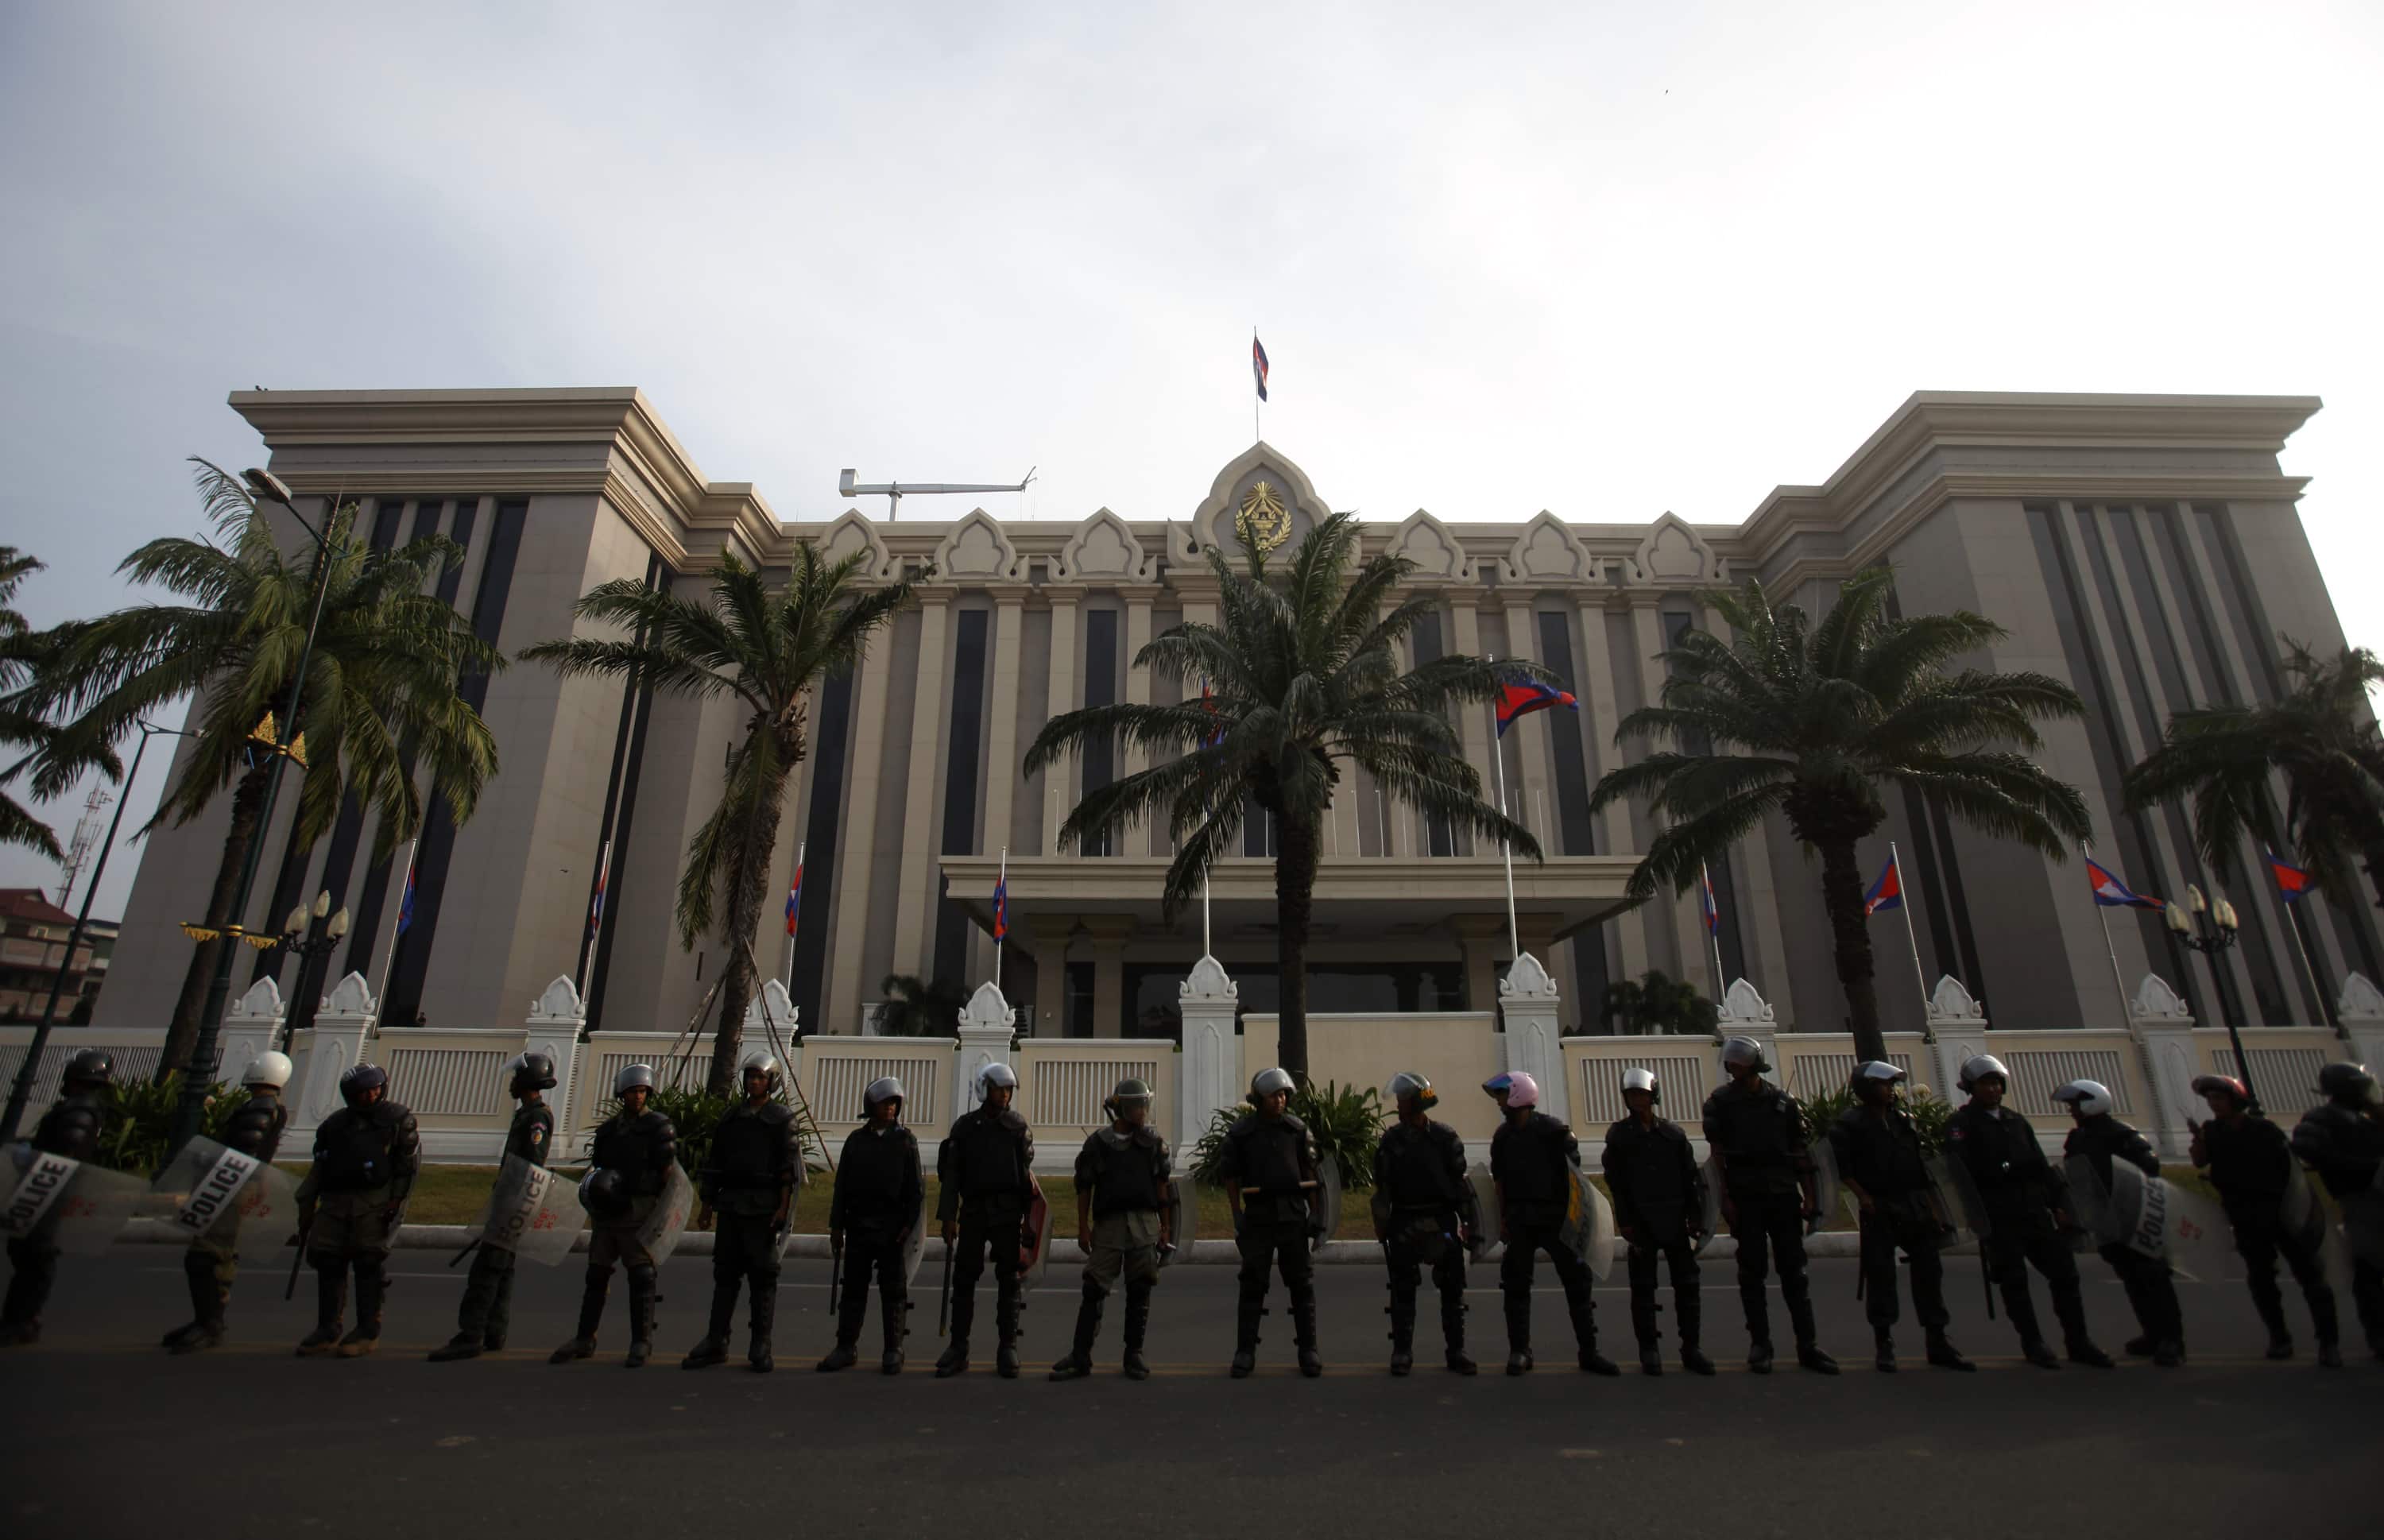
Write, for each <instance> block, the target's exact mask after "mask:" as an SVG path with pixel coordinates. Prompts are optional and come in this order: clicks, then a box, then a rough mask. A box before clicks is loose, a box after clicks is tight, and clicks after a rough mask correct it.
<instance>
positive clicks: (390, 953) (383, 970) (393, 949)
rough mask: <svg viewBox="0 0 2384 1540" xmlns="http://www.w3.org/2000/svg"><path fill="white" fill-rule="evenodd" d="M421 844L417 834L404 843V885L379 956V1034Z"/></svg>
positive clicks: (375, 1020)
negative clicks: (416, 853)
mask: <svg viewBox="0 0 2384 1540" xmlns="http://www.w3.org/2000/svg"><path fill="white" fill-rule="evenodd" d="M421 843H422V836H420V835H418V834H417V835H416V836H415V837H414V838H411V839H409V840H407V841H406V842H405V884H404V887H402V888H399V889H398V890H397V918H396V919H394V920H392V921H391V922H390V929H389V950H387V951H385V952H383V953H382V954H381V959H380V987H379V988H378V989H375V990H374V991H373V1030H374V1031H375V1032H379V1030H380V1029H381V1028H382V1027H383V1026H385V1025H388V1024H387V1023H386V1022H384V1021H383V1020H382V1019H381V1018H382V1017H383V1016H384V1015H386V1014H387V1013H388V1010H389V970H390V967H391V964H393V963H396V961H397V938H399V937H401V936H403V935H404V934H405V918H406V916H405V895H406V889H407V888H412V887H413V886H414V852H415V849H416V847H417V846H419V845H420V844H421ZM384 891H385V889H384Z"/></svg>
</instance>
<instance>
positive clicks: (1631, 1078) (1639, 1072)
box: [1622, 1064, 1664, 1101]
mask: <svg viewBox="0 0 2384 1540" xmlns="http://www.w3.org/2000/svg"><path fill="white" fill-rule="evenodd" d="M1633 1091H1645V1092H1646V1093H1647V1095H1648V1096H1649V1097H1650V1098H1652V1099H1655V1100H1657V1101H1661V1100H1663V1099H1664V1087H1663V1085H1662V1084H1661V1083H1660V1082H1659V1081H1658V1080H1657V1078H1656V1072H1655V1071H1654V1070H1651V1069H1648V1068H1646V1067H1645V1066H1644V1065H1640V1064H1633V1065H1632V1066H1631V1067H1630V1068H1629V1069H1627V1070H1624V1071H1623V1072H1622V1094H1623V1095H1624V1096H1629V1095H1630V1094H1631V1093H1632V1092H1633Z"/></svg>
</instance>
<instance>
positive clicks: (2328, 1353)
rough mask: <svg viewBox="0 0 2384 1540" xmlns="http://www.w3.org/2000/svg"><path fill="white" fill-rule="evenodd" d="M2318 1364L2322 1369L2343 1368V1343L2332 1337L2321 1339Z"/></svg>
mask: <svg viewBox="0 0 2384 1540" xmlns="http://www.w3.org/2000/svg"><path fill="white" fill-rule="evenodd" d="M2317 1366H2318V1367H2319V1368H2320V1369H2340V1368H2341V1367H2342V1344H2341V1343H2340V1342H2336V1341H2333V1340H2331V1339H2328V1340H2326V1341H2321V1342H2320V1343H2319V1344H2318V1345H2317Z"/></svg>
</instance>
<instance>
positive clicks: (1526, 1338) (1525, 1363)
mask: <svg viewBox="0 0 2384 1540" xmlns="http://www.w3.org/2000/svg"><path fill="white" fill-rule="evenodd" d="M1507 1372H1508V1373H1509V1374H1512V1375H1522V1374H1528V1373H1530V1372H1532V1299H1531V1296H1529V1295H1525V1296H1524V1297H1523V1298H1521V1300H1518V1299H1516V1298H1515V1297H1514V1296H1513V1295H1511V1294H1510V1295H1509V1296H1508V1297H1507Z"/></svg>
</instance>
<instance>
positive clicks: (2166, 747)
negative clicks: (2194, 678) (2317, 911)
mask: <svg viewBox="0 0 2384 1540" xmlns="http://www.w3.org/2000/svg"><path fill="white" fill-rule="evenodd" d="M2284 640H2285V657H2284V664H2285V673H2286V675H2287V677H2288V679H2289V681H2290V682H2289V685H2288V688H2287V689H2286V692H2285V696H2284V699H2282V700H2280V701H2278V702H2274V703H2272V704H2269V705H2264V706H2213V707H2206V708H2204V709H2202V710H2198V711H2181V712H2179V713H2177V714H2175V715H2173V716H2171V717H2170V718H2169V719H2168V730H2167V733H2166V734H2165V735H2163V738H2162V739H2161V746H2160V747H2159V748H2158V749H2155V750H2154V751H2152V753H2151V754H2149V755H2147V756H2146V757H2145V759H2144V761H2143V763H2142V764H2138V765H2137V766H2135V767H2134V768H2133V769H2131V770H2129V772H2128V777H2127V794H2128V802H2129V806H2131V807H2146V806H2149V805H2151V804H2153V803H2154V802H2170V801H2191V802H2192V804H2193V839H2194V843H2195V844H2196V845H2197V846H2199V847H2200V848H2201V851H2202V856H2203V859H2204V861H2206V862H2208V863H2210V866H2211V868H2212V870H2214V871H2220V872H2224V871H2228V870H2230V869H2232V868H2233V866H2234V865H2235V864H2236V862H2237V859H2238V857H2237V852H2238V851H2240V849H2241V840H2242V838H2243V836H2244V834H2245V833H2246V832H2247V831H2248V832H2249V833H2251V834H2252V835H2254V836H2255V837H2257V838H2260V839H2263V840H2265V841H2266V842H2267V843H2269V844H2270V845H2278V844H2282V845H2284V846H2285V847H2286V848H2287V849H2288V850H2290V851H2293V852H2294V853H2295V854H2296V855H2298V856H2299V857H2300V859H2301V860H2302V861H2303V863H2306V864H2307V865H2308V866H2309V867H2310V868H2311V870H2312V871H2313V872H2314V873H2315V874H2316V877H2317V880H2318V886H2319V887H2320V888H2323V889H2324V890H2325V891H2326V893H2327V896H2328V897H2329V898H2331V899H2333V900H2336V901H2337V902H2352V901H2355V900H2357V897H2358V888H2357V884H2356V882H2355V881H2354V879H2353V877H2352V875H2351V858H2352V857H2353V855H2354V854H2355V855H2357V856H2358V857H2359V858H2360V861H2361V863H2362V864H2363V865H2365V868H2366V871H2367V880H2368V882H2369V883H2370V884H2371V885H2372V886H2373V888H2374V889H2375V892H2376V901H2377V903H2378V905H2379V906H2384V734H2379V733H2378V730H2377V726H2376V721H2375V718H2374V717H2373V716H2372V715H2371V714H2369V706H2368V691H2369V690H2370V689H2374V688H2375V687H2376V686H2378V684H2384V662H2379V661H2378V658H2377V656H2376V654H2375V653H2373V652H2369V651H2368V650H2367V649H2365V647H2346V648H2344V649H2343V650H2342V652H2341V653H2340V654H2339V655H2337V656H2335V657H2332V658H2326V659H2321V658H2319V657H2318V656H2317V655H2316V654H2315V653H2313V652H2311V651H2310V650H2309V649H2308V648H2307V647H2306V646H2304V645H2303V644H2302V643H2300V642H2298V641H2295V640H2292V639H2291V638H2290V637H2288V638H2286V639H2284ZM2272 773H2273V774H2275V775H2277V776H2281V777H2282V778H2283V780H2284V783H2285V815H2284V818H2283V820H2282V821H2281V822H2279V821H2278V818H2277V815H2276V806H2275V803H2274V801H2273V800H2272V799H2271V798H2270V796H2269V791H2268V786H2269V780H2268V777H2269V776H2270V775H2271V774H2272Z"/></svg>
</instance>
